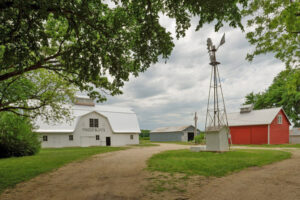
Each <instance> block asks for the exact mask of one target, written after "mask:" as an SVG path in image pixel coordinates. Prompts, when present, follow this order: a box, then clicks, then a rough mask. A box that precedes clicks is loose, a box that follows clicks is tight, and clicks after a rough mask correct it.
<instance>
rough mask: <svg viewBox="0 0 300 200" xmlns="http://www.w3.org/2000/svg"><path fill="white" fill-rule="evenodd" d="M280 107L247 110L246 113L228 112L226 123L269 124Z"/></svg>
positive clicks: (233, 124) (242, 124)
mask: <svg viewBox="0 0 300 200" xmlns="http://www.w3.org/2000/svg"><path fill="white" fill-rule="evenodd" d="M281 109H282V108H281V107H279V108H269V109H261V110H252V111H251V112H248V113H240V112H235V113H228V114H227V118H228V125H229V126H248V125H265V124H271V123H272V121H273V120H274V118H275V117H276V115H277V114H278V113H279V111H280V110H281ZM282 110H283V109H282ZM283 112H284V110H283ZM284 114H285V112H284ZM285 115H286V114H285ZM286 118H287V119H288V117H287V116H286ZM289 123H290V122H289Z"/></svg>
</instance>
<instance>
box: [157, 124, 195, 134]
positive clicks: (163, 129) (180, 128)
mask: <svg viewBox="0 0 300 200" xmlns="http://www.w3.org/2000/svg"><path fill="white" fill-rule="evenodd" d="M191 126H192V127H194V126H193V125H188V126H171V127H161V128H157V129H154V130H153V131H151V133H163V132H165V133H168V132H178V131H184V130H185V129H187V128H189V127H191Z"/></svg>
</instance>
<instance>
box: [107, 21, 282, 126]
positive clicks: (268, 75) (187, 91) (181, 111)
mask: <svg viewBox="0 0 300 200" xmlns="http://www.w3.org/2000/svg"><path fill="white" fill-rule="evenodd" d="M195 22H196V20H195ZM161 23H162V24H163V25H164V26H165V27H166V28H167V30H169V31H170V32H171V33H172V34H173V38H174V42H175V48H174V49H173V52H172V54H171V56H170V58H169V59H168V60H167V63H165V61H164V60H161V61H160V62H158V63H156V64H154V65H152V66H151V67H150V68H149V69H148V70H147V71H146V72H145V73H142V74H140V75H139V77H137V78H135V77H132V78H131V79H130V81H129V82H127V83H126V84H125V86H124V88H123V92H124V94H123V95H119V96H114V97H108V101H107V102H105V103H104V104H108V105H113V106H126V107H131V108H133V110H134V111H135V112H136V114H137V116H138V119H139V123H140V128H141V129H150V130H151V129H154V128H158V127H165V126H182V125H189V124H193V123H194V122H193V113H194V112H195V111H197V112H198V117H199V121H198V127H200V129H201V130H203V129H204V123H205V115H206V107H207V98H208V90H209V81H210V72H211V66H210V65H209V57H208V53H207V47H206V40H207V38H208V37H211V38H212V41H213V43H214V44H218V43H219V41H220V39H221V37H222V35H223V33H225V34H226V43H225V44H224V45H223V46H222V47H220V49H219V50H218V52H217V60H218V61H219V62H220V63H221V64H220V65H219V72H220V76H221V79H222V87H223V93H224V97H225V104H226V109H227V112H237V111H238V110H239V106H240V105H241V104H242V103H243V102H244V97H245V95H246V94H248V93H250V92H252V91H253V92H260V91H264V90H265V89H266V88H267V87H268V86H269V85H270V84H271V83H272V80H273V78H274V77H275V76H276V75H277V74H278V73H279V72H280V71H282V70H284V64H283V63H282V62H281V61H279V60H277V59H275V58H274V56H273V55H272V54H267V55H261V56H258V57H256V58H255V59H254V61H253V62H252V63H249V62H248V61H246V60H245V57H246V54H247V52H250V51H251V49H253V47H252V46H251V45H250V44H249V43H248V42H247V40H246V39H245V33H243V32H242V31H241V30H240V29H234V28H229V27H228V26H226V27H224V28H222V29H221V30H220V31H219V32H218V33H215V32H214V26H213V24H208V25H205V26H204V27H203V28H202V29H200V31H197V32H195V26H196V24H195V23H192V24H193V25H192V27H191V28H190V29H189V30H188V31H187V34H186V36H185V37H184V38H181V39H179V40H176V39H175V34H174V30H175V23H174V21H172V20H170V19H168V18H166V17H163V18H162V19H161Z"/></svg>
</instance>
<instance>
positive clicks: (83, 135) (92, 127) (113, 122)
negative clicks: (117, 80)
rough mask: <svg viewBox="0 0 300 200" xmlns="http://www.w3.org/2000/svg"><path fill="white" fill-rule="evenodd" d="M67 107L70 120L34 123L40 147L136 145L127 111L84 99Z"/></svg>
mask: <svg viewBox="0 0 300 200" xmlns="http://www.w3.org/2000/svg"><path fill="white" fill-rule="evenodd" d="M76 104H77V105H72V106H71V108H70V109H71V115H72V116H73V117H72V120H71V121H70V122H61V123H55V124H48V123H45V122H44V121H42V120H40V119H38V120H37V121H36V124H37V125H38V127H39V128H38V129H37V130H36V132H37V133H40V134H41V140H42V147H74V146H81V147H87V146H124V145H130V144H139V133H140V128H139V123H138V119H137V116H136V114H135V113H134V112H133V111H132V110H131V109H130V108H121V107H111V106H102V105H101V106H100V105H95V104H94V103H93V102H92V101H91V100H89V99H88V98H83V97H81V99H79V100H78V98H77V102H76Z"/></svg>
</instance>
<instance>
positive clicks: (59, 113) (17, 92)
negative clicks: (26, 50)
mask: <svg viewBox="0 0 300 200" xmlns="http://www.w3.org/2000/svg"><path fill="white" fill-rule="evenodd" d="M75 91H76V90H75V87H74V86H72V85H71V84H70V83H69V82H67V81H65V80H63V79H62V78H61V77H60V76H59V75H57V74H56V73H55V72H53V71H48V70H45V69H38V70H35V71H31V72H27V73H24V74H22V75H19V76H15V77H12V78H9V79H6V80H5V81H2V82H1V84H0V113H1V112H3V111H9V112H13V113H15V114H18V115H22V116H26V117H31V118H35V117H36V116H39V117H41V118H43V119H45V120H46V121H49V120H51V121H53V120H60V119H69V117H70V113H69V109H68V107H67V106H66V105H65V104H66V103H68V102H71V101H72V100H73V97H74V93H75Z"/></svg>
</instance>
